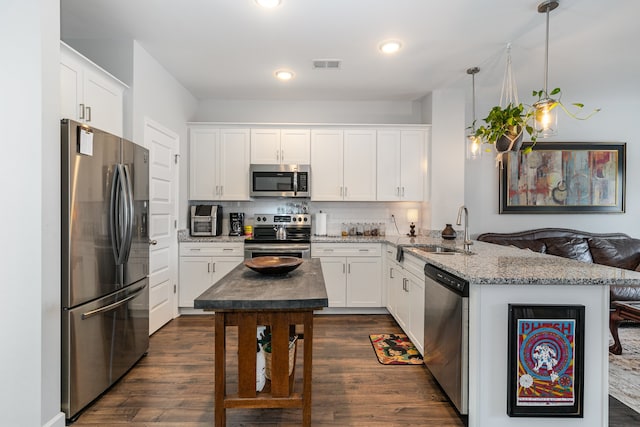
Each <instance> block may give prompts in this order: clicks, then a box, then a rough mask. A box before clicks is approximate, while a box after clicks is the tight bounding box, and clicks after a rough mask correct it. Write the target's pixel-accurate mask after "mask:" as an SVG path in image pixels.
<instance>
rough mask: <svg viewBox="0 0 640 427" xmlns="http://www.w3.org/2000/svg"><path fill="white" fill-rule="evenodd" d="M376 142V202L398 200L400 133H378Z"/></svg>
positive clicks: (388, 131)
mask: <svg viewBox="0 0 640 427" xmlns="http://www.w3.org/2000/svg"><path fill="white" fill-rule="evenodd" d="M377 137H378V140H377V150H376V151H377V167H376V172H377V182H376V184H377V191H376V197H377V200H381V201H396V200H399V199H400V194H401V193H400V187H401V185H400V131H398V130H386V131H378V135H377Z"/></svg>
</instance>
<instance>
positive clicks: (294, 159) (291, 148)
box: [280, 129, 311, 165]
mask: <svg viewBox="0 0 640 427" xmlns="http://www.w3.org/2000/svg"><path fill="white" fill-rule="evenodd" d="M280 162H281V163H282V164H285V165H308V164H309V163H311V131H310V130H309V129H283V130H282V131H280Z"/></svg>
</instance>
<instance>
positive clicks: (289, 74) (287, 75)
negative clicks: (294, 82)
mask: <svg viewBox="0 0 640 427" xmlns="http://www.w3.org/2000/svg"><path fill="white" fill-rule="evenodd" d="M273 75H274V76H276V78H277V79H278V80H282V81H287V80H291V79H292V78H293V77H294V76H295V74H293V71H290V70H277V71H276V72H275V73H273Z"/></svg>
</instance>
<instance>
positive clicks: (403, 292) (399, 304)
mask: <svg viewBox="0 0 640 427" xmlns="http://www.w3.org/2000/svg"><path fill="white" fill-rule="evenodd" d="M407 282H408V280H407V277H406V276H405V275H404V274H403V275H402V276H401V277H400V278H399V280H398V287H397V288H396V289H397V290H398V293H397V294H396V320H397V321H398V324H399V325H400V327H401V328H402V330H403V331H405V332H406V331H408V329H409V322H410V319H411V315H410V313H411V297H410V295H409V287H408V286H409V285H408V283H407Z"/></svg>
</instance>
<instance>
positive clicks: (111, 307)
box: [82, 285, 147, 320]
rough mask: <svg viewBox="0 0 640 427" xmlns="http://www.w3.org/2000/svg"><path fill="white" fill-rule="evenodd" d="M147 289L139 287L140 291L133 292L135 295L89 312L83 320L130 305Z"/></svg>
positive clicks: (83, 316)
mask: <svg viewBox="0 0 640 427" xmlns="http://www.w3.org/2000/svg"><path fill="white" fill-rule="evenodd" d="M146 287H147V285H144V286H141V287H139V288H138V289H136V290H135V291H133V292H134V293H133V294H131V295H129V296H128V297H126V298H124V299H121V300H120V301H116V302H114V303H112V304H109V305H105V306H104V307H100V308H96V309H95V310H91V311H87V312H86V313H82V320H85V319H89V318H91V317H93V316H97V315H98V314H100V313H105V312H107V311H111V310H115V309H116V308H118V307H120V306H121V305H124V304H126V303H128V302H129V301H131V300H132V299H134V298H135V297H137V296H138V295H140V293H141V292H142V291H144V288H146Z"/></svg>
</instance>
